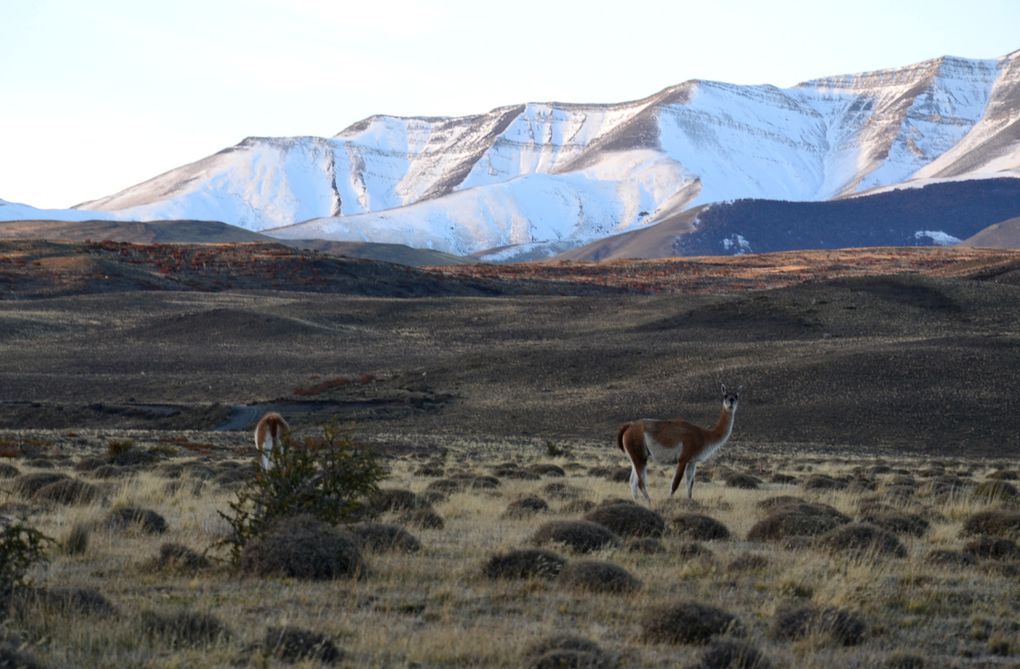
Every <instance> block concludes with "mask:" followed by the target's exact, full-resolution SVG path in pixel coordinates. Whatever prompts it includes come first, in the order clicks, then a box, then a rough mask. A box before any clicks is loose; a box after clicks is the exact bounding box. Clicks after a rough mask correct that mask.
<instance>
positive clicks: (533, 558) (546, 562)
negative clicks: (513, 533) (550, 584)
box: [483, 548, 567, 578]
mask: <svg viewBox="0 0 1020 669" xmlns="http://www.w3.org/2000/svg"><path fill="white" fill-rule="evenodd" d="M566 563H567V561H566V560H565V559H563V558H562V557H560V556H559V555H557V554H556V553H553V552H552V551H547V550H542V549H539V548H525V549H522V550H513V551H510V552H508V553H500V554H498V555H493V556H492V557H491V558H489V561H488V562H486V563H485V567H484V568H483V572H484V573H485V575H486V576H488V577H489V578H551V577H553V576H556V575H557V574H559V573H560V572H561V571H563V567H564V565H566Z"/></svg>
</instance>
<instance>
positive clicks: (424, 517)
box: [397, 506, 446, 530]
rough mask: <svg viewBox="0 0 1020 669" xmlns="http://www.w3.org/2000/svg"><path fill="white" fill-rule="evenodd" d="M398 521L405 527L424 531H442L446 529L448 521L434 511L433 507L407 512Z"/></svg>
mask: <svg viewBox="0 0 1020 669" xmlns="http://www.w3.org/2000/svg"><path fill="white" fill-rule="evenodd" d="M397 520H399V521H400V522H401V523H403V524H404V525H410V526H412V527H420V528H421V529H423V530H441V529H443V528H444V527H446V521H444V520H443V517H442V516H440V515H439V514H438V513H436V512H435V511H433V509H432V507H431V506H427V507H422V508H420V509H410V510H408V511H405V512H403V513H402V514H400V516H399V517H398V518H397Z"/></svg>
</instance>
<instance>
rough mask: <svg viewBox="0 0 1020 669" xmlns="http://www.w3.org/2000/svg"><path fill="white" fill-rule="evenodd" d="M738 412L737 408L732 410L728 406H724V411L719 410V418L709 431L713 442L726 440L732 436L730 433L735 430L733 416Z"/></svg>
mask: <svg viewBox="0 0 1020 669" xmlns="http://www.w3.org/2000/svg"><path fill="white" fill-rule="evenodd" d="M736 413H737V412H736V409H732V410H730V409H727V408H726V407H723V409H722V411H721V412H719V420H717V421H716V422H715V426H714V427H712V429H711V430H709V431H708V433H709V436H710V438H711V440H712V443H713V444H717V443H719V442H723V441H726V440H727V439H729V438H730V434H731V433H732V432H733V418H734V416H735V415H736Z"/></svg>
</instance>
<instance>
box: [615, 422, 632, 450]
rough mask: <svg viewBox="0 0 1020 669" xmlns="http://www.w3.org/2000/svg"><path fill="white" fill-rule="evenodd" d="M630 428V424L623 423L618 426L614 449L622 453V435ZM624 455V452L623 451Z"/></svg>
mask: <svg viewBox="0 0 1020 669" xmlns="http://www.w3.org/2000/svg"><path fill="white" fill-rule="evenodd" d="M628 427H630V423H624V424H623V425H621V426H620V430H619V431H618V432H617V433H616V447H617V448H619V449H620V450H621V451H623V433H624V432H626V431H627V428H628ZM623 452H624V453H626V451H623Z"/></svg>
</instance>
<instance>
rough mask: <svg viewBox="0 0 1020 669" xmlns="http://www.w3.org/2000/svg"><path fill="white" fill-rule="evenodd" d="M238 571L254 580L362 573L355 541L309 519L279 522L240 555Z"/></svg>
mask: <svg viewBox="0 0 1020 669" xmlns="http://www.w3.org/2000/svg"><path fill="white" fill-rule="evenodd" d="M241 571H242V572H244V573H246V574H251V575H255V576H293V577H295V578H305V579H333V578H352V577H357V576H359V575H361V574H362V573H364V571H365V562H364V560H363V559H362V557H361V551H360V550H359V548H358V541H357V539H356V538H355V537H354V536H352V535H351V534H350V533H348V532H345V531H343V530H340V529H337V528H335V527H333V526H331V525H327V524H326V523H323V522H321V521H319V520H316V519H315V518H314V517H312V516H309V515H301V516H293V517H289V518H288V517H284V518H280V519H278V520H277V521H276V522H275V523H274V524H273V525H272V526H271V527H270V528H269V530H268V531H267V532H266V533H265V534H264V535H262V536H261V537H258V538H256V539H255V540H253V541H250V542H249V543H248V544H247V545H246V546H244V548H243V549H242V551H241Z"/></svg>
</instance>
